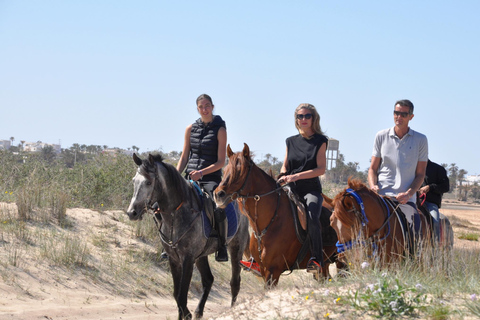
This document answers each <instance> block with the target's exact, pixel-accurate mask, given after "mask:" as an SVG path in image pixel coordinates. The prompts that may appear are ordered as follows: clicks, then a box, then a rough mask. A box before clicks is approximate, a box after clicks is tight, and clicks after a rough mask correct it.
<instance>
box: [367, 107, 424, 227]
mask: <svg viewBox="0 0 480 320" xmlns="http://www.w3.org/2000/svg"><path fill="white" fill-rule="evenodd" d="M412 119H413V103H412V102H411V101H410V100H399V101H397V102H396V103H395V107H394V111H393V120H394V123H395V126H394V127H392V128H389V129H385V130H382V131H379V132H378V133H377V135H376V136H375V142H374V145H373V154H372V160H371V162H370V168H369V169H368V184H369V186H370V188H371V189H372V190H373V191H375V192H377V193H379V194H381V195H387V196H391V197H395V198H396V199H397V201H398V202H399V203H400V209H401V210H402V211H403V213H404V214H405V216H406V218H407V220H408V222H409V223H410V224H412V223H413V221H419V219H418V216H417V218H414V217H415V215H418V212H417V207H416V205H415V201H416V192H417V190H418V189H419V188H420V187H421V185H422V183H423V179H424V177H425V171H426V168H427V161H428V140H427V137H426V136H425V135H423V134H421V133H419V132H417V131H414V130H412V129H410V127H409V126H408V123H409V122H410V120H412ZM416 224H417V223H415V225H416Z"/></svg>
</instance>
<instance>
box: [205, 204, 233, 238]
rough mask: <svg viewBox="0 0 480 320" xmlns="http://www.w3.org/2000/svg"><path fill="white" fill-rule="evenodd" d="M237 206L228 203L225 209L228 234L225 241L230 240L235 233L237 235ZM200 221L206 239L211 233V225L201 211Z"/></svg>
mask: <svg viewBox="0 0 480 320" xmlns="http://www.w3.org/2000/svg"><path fill="white" fill-rule="evenodd" d="M236 210H238V209H237V204H236V203H233V202H230V203H229V204H228V205H227V207H226V208H225V213H226V215H227V221H228V233H227V240H230V238H232V237H233V236H234V235H235V233H237V229H238V219H237V212H236ZM202 221H203V231H204V236H205V238H208V237H209V236H210V234H211V232H212V224H211V223H210V220H209V219H208V217H207V213H206V212H205V210H202Z"/></svg>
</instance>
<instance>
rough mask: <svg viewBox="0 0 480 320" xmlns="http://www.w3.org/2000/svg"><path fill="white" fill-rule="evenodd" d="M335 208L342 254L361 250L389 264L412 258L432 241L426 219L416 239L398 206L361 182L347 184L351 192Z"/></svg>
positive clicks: (346, 191)
mask: <svg viewBox="0 0 480 320" xmlns="http://www.w3.org/2000/svg"><path fill="white" fill-rule="evenodd" d="M333 207H334V211H333V214H332V216H331V217H330V225H331V226H332V227H333V228H334V229H335V231H336V232H337V236H338V239H339V242H338V243H337V247H338V251H339V253H341V252H344V251H345V250H348V249H351V248H352V247H358V246H361V247H363V248H364V249H365V250H367V255H368V256H372V257H375V258H376V259H378V261H380V262H385V263H388V262H391V261H392V260H396V259H398V258H402V257H405V256H406V255H408V254H413V253H414V249H415V248H417V249H418V248H419V246H421V245H424V244H428V243H429V241H430V232H429V227H428V224H427V221H426V219H425V216H423V215H420V231H419V232H418V234H417V237H416V236H415V235H414V234H413V233H412V232H411V231H410V230H409V227H408V222H407V221H406V219H405V217H404V215H403V213H401V212H400V210H399V209H398V206H397V204H396V203H395V202H393V201H392V200H391V199H390V198H388V197H385V196H380V195H378V194H377V193H375V192H374V191H372V190H370V189H369V188H367V186H366V185H365V184H363V183H362V182H361V181H360V180H358V179H353V180H351V179H349V180H348V188H345V189H344V190H343V191H341V192H340V193H339V194H337V195H336V196H335V198H334V199H333Z"/></svg>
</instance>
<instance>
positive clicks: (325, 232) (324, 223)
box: [282, 184, 338, 270]
mask: <svg viewBox="0 0 480 320" xmlns="http://www.w3.org/2000/svg"><path fill="white" fill-rule="evenodd" d="M282 189H283V190H284V191H285V193H286V194H287V196H288V198H289V199H290V206H291V208H292V215H293V220H294V223H295V233H296V235H297V239H298V241H299V242H300V243H301V244H302V247H301V248H300V251H299V252H298V255H297V259H296V263H295V265H294V267H296V266H297V263H299V262H300V261H302V260H303V259H304V258H305V255H306V253H307V251H308V249H309V248H310V243H309V241H306V240H307V237H308V233H307V210H306V208H305V204H304V203H303V202H302V201H301V200H300V199H299V198H298V196H297V195H296V194H295V193H294V192H293V191H292V189H291V188H290V186H288V184H285V185H283V186H282ZM331 215H332V212H331V211H330V210H328V209H327V208H325V207H324V206H322V211H321V213H320V225H321V227H322V230H321V232H322V242H323V246H324V247H325V246H334V245H335V243H336V242H337V240H338V238H337V234H336V233H335V230H334V229H333V228H332V227H330V216H331ZM294 267H291V268H290V269H291V270H293V269H294Z"/></svg>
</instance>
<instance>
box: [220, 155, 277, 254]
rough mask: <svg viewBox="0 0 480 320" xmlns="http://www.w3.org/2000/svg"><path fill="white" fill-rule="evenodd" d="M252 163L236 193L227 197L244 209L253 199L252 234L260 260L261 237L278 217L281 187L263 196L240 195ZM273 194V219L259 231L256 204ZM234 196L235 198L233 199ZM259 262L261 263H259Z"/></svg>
mask: <svg viewBox="0 0 480 320" xmlns="http://www.w3.org/2000/svg"><path fill="white" fill-rule="evenodd" d="M253 165H254V164H253V161H251V160H250V163H249V166H248V172H247V176H246V177H245V181H244V182H243V184H242V186H241V187H240V189H239V190H238V191H235V192H234V193H232V194H231V195H230V196H229V197H230V199H231V200H233V201H235V200H237V201H240V200H241V201H242V205H243V207H244V208H246V206H245V202H246V200H247V199H253V200H255V220H254V221H255V230H254V231H253V234H254V236H255V239H257V242H258V245H257V248H258V256H259V257H260V260H261V254H260V253H261V251H262V237H263V236H264V235H265V234H266V233H267V231H268V228H269V227H270V226H271V225H272V223H273V221H275V218H276V217H277V215H278V207H279V204H280V192H279V191H280V190H282V186H278V184H277V186H278V187H277V188H275V189H273V190H271V191H269V192H266V193H263V194H256V195H253V196H250V195H248V194H247V195H242V191H243V189H244V188H245V186H246V185H247V182H248V178H249V177H250V173H251V171H252V167H253ZM273 193H277V194H278V197H277V205H276V206H275V213H274V214H273V217H272V219H270V222H269V223H268V225H267V226H266V227H265V228H264V229H263V230H261V231H260V230H259V228H258V224H257V220H258V211H257V204H258V202H259V201H260V199H261V198H263V197H265V196H268V195H270V194H273ZM234 196H235V197H234ZM259 262H261V261H259Z"/></svg>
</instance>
